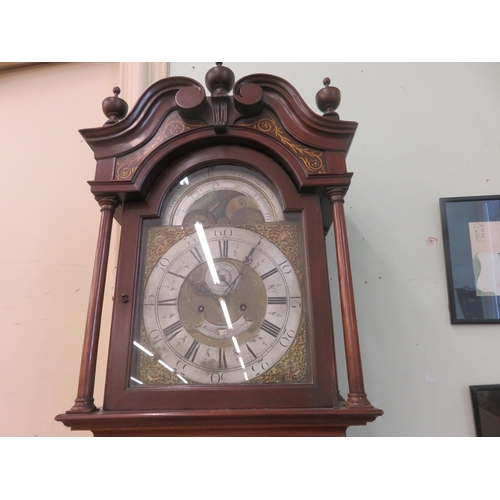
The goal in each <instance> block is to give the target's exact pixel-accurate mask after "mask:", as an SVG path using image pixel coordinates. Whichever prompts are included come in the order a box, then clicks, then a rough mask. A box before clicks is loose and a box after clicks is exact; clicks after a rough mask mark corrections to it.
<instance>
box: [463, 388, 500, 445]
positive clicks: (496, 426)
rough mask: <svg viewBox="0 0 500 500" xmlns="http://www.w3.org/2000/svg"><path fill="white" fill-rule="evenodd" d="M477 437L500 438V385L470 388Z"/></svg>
mask: <svg viewBox="0 0 500 500" xmlns="http://www.w3.org/2000/svg"><path fill="white" fill-rule="evenodd" d="M469 389H470V395H471V400H472V412H473V414H474V423H475V426H476V436H477V437H500V384H492V385H471V386H469Z"/></svg>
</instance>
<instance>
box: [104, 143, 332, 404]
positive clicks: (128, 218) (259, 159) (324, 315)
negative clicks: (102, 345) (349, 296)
mask: <svg viewBox="0 0 500 500" xmlns="http://www.w3.org/2000/svg"><path fill="white" fill-rule="evenodd" d="M197 158H198V160H197ZM197 161H199V163H198V162H197ZM217 162H218V163H221V162H223V163H228V164H232V165H240V166H245V167H246V168H251V169H253V170H255V171H260V173H261V175H264V176H266V177H267V178H268V179H270V180H271V182H272V183H273V184H274V185H275V186H276V187H277V190H278V191H279V192H280V195H281V197H282V199H283V201H284V202H285V206H284V207H283V208H284V210H285V211H289V212H297V213H298V212H302V211H303V210H304V209H306V207H307V209H306V210H304V212H303V214H304V220H303V221H302V224H301V225H300V227H301V228H302V236H303V242H304V243H305V244H304V248H303V251H304V252H305V255H304V289H311V286H312V285H311V284H312V283H314V285H313V286H312V289H313V290H314V293H315V294H316V297H315V298H312V297H311V294H307V297H308V304H307V306H308V307H307V308H306V309H307V311H308V314H307V315H306V322H307V324H308V326H309V328H308V330H309V332H310V333H309V335H310V336H311V338H310V339H309V340H308V342H309V344H310V349H311V355H312V359H310V360H309V362H310V363H311V366H312V368H313V382H312V383H308V384H300V383H294V384H272V385H264V384H248V385H247V384H245V385H238V386H234V385H223V386H222V385H221V386H174V387H147V388H145V387H137V388H135V387H127V386H128V383H127V382H128V374H129V373H130V359H131V349H132V330H131V328H130V325H133V324H134V319H133V314H134V307H133V304H134V303H135V301H136V294H137V289H138V286H139V283H138V282H137V278H138V273H137V268H138V265H139V259H138V256H139V253H140V248H139V244H137V245H135V246H134V247H133V246H131V245H130V244H129V242H130V241H136V242H139V241H140V240H141V236H140V234H141V229H142V227H141V226H142V225H141V223H140V221H141V220H142V218H143V217H146V218H151V217H154V216H155V215H158V214H159V212H160V205H161V203H162V201H163V199H164V194H165V192H166V191H167V189H168V187H169V186H170V187H171V186H175V185H176V184H177V182H178V181H179V180H180V179H182V178H184V177H185V176H186V175H189V174H190V173H191V172H194V171H196V170H197V169H199V168H204V167H206V166H210V165H211V164H215V163H217ZM251 162H253V163H251ZM186 165H187V166H188V167H189V170H188V169H186ZM169 167H170V168H169ZM161 170H162V171H163V172H164V175H163V176H161V177H160V178H159V179H158V180H157V182H156V183H155V185H154V186H153V187H152V191H151V193H152V194H151V196H149V197H148V198H147V200H146V201H145V202H136V203H135V204H134V203H133V204H132V205H136V208H134V207H132V206H131V208H129V209H127V208H125V210H124V214H123V227H122V242H121V245H120V252H119V254H120V259H119V262H118V275H117V284H116V290H125V292H126V293H127V295H128V296H129V302H127V303H120V302H115V307H114V314H113V322H112V327H111V331H112V333H111V341H110V349H109V360H110V361H109V363H108V372H107V382H106V391H105V404H104V408H105V409H106V410H124V409H126V410H138V409H148V410H166V409H170V410H172V409H183V408H192V409H195V408H212V409H215V408H221V407H224V406H227V407H229V408H259V407H261V408H269V407H276V408H282V407H298V408H300V407H332V406H334V405H335V404H336V403H337V400H336V397H337V392H338V391H337V385H336V379H335V376H336V373H335V369H334V367H335V359H334V350H333V339H332V329H333V326H332V321H331V309H330V301H329V288H328V287H329V285H328V277H327V274H325V272H324V266H322V265H321V264H320V263H325V262H326V253H325V251H324V244H323V227H322V221H321V218H318V217H314V214H317V213H318V211H320V202H319V197H318V196H317V194H315V193H306V194H299V193H297V192H296V188H295V187H294V184H293V183H292V181H291V179H290V178H289V177H288V174H287V173H286V172H284V170H283V169H282V168H281V167H280V166H279V165H278V164H277V163H276V162H275V161H274V160H272V159H271V158H269V157H268V156H266V155H264V154H262V153H260V152H257V151H254V150H251V149H248V148H246V147H241V146H231V147H229V148H226V149H225V151H224V152H222V151H221V149H220V148H217V147H209V148H204V149H201V150H199V151H198V152H193V153H191V154H189V155H188V156H187V158H181V159H179V160H177V161H175V162H173V163H172V164H171V165H168V167H166V168H162V169H161ZM172 172H176V173H177V176H176V177H175V178H174V177H173V175H174V174H173V173H172ZM179 172H180V173H179ZM139 212H142V214H143V215H142V216H141V215H139ZM129 224H130V229H128V228H127V227H126V226H127V225H129ZM306 232H307V233H308V235H309V236H307V237H306ZM313 240H314V243H311V241H313ZM132 263H135V264H134V265H131V264H132ZM311 274H312V275H313V277H311ZM132 283H133V284H132ZM319 318H321V319H319ZM127 328H128V331H127ZM311 333H312V335H311Z"/></svg>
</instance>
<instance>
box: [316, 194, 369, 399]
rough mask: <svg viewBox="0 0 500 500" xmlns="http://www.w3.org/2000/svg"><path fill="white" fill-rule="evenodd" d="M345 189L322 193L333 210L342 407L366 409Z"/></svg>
mask: <svg viewBox="0 0 500 500" xmlns="http://www.w3.org/2000/svg"><path fill="white" fill-rule="evenodd" d="M346 192H347V187H346V186H339V187H329V188H327V190H326V194H327V196H328V198H329V199H330V203H331V204H332V208H333V231H334V234H335V248H336V253H337V268H338V275H339V291H340V308H341V313H342V325H343V329H344V343H345V354H346V364H347V379H348V383H349V394H348V396H347V401H346V406H349V407H352V406H370V407H371V404H370V402H369V401H368V399H367V397H366V393H365V389H364V384H363V369H362V366H361V353H360V349H359V338H358V326H357V323H356V309H355V306H354V290H353V286H352V274H351V262H350V258H349V245H348V242H347V228H346V223H345V215H344V196H345V194H346Z"/></svg>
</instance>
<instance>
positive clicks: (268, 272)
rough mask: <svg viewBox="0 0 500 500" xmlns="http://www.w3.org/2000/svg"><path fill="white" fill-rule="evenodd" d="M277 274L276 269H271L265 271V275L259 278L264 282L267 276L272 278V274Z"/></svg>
mask: <svg viewBox="0 0 500 500" xmlns="http://www.w3.org/2000/svg"><path fill="white" fill-rule="evenodd" d="M277 272H278V269H277V268H276V267H275V268H274V269H271V270H270V271H267V273H264V274H263V275H262V276H261V278H262V279H263V280H265V279H266V278H269V276H272V275H273V274H276V273H277Z"/></svg>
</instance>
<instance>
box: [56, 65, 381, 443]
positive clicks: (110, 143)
mask: <svg viewBox="0 0 500 500" xmlns="http://www.w3.org/2000/svg"><path fill="white" fill-rule="evenodd" d="M221 68H222V69H221ZM211 72H212V73H211ZM211 72H209V73H208V74H207V86H208V88H209V89H210V90H211V92H212V96H211V97H207V96H206V95H205V91H204V89H203V87H202V86H201V85H200V84H199V83H198V82H195V81H194V80H191V79H188V78H179V77H174V78H166V79H164V80H160V81H159V82H157V83H155V84H153V85H152V86H151V87H150V88H149V89H148V90H147V91H146V92H145V93H144V95H143V96H142V97H141V99H140V100H139V101H138V103H137V104H136V106H135V108H134V109H133V110H132V112H131V113H130V114H129V115H128V116H127V117H125V118H123V117H122V115H123V114H124V113H123V111H122V110H119V108H120V106H121V107H122V108H123V101H121V100H120V99H119V97H118V93H116V92H115V96H114V98H108V101H106V100H105V102H104V103H103V109H105V111H106V112H107V116H108V117H109V120H108V122H107V123H106V124H105V126H103V127H100V128H97V129H86V130H82V131H80V132H81V134H82V135H83V137H84V138H85V140H86V142H87V143H88V144H89V146H90V147H91V148H92V149H93V150H94V153H95V157H96V160H97V168H96V175H95V179H94V180H93V181H91V182H90V183H89V184H90V185H91V191H92V193H93V194H94V196H95V197H96V199H97V201H98V202H99V204H100V206H101V212H102V216H101V228H100V233H99V238H98V248H97V253H96V265H95V270H94V276H93V283H92V290H91V297H90V305H89V315H88V320H87V326H86V330H85V341H84V349H83V353H82V365H81V374H80V381H79V388H78V395H77V399H76V400H75V405H74V406H73V407H72V408H71V409H70V410H68V411H67V412H66V414H62V415H59V416H57V417H56V419H57V420H60V421H62V422H63V423H64V424H65V425H67V426H70V427H72V428H73V429H90V430H92V431H93V432H94V434H95V435H107V434H109V435H117V434H120V435H135V434H137V433H139V434H141V433H142V434H147V435H153V434H155V435H180V434H182V435H219V434H220V435H343V434H345V429H346V428H347V427H348V426H349V425H364V424H366V423H367V422H369V421H372V420H374V419H375V418H376V417H377V416H379V415H381V414H382V412H381V410H378V409H376V408H374V407H373V406H372V405H371V404H370V403H369V401H368V399H367V397H366V393H365V392H364V385H363V376H362V367H361V357H360V350H359V341H358V334H357V327H356V321H355V308H354V296H353V290H352V278H351V270H350V262H349V253H348V245H347V232H346V229H345V218H344V214H343V198H344V195H345V193H346V192H347V189H348V187H349V184H350V181H351V177H352V174H351V173H349V172H347V170H346V163H345V158H346V155H347V152H348V149H349V146H350V143H351V141H352V139H353V137H354V133H355V130H356V127H357V124H356V123H354V122H345V121H341V120H339V118H338V115H337V113H336V112H335V108H336V106H337V105H338V102H337V101H338V96H337V93H338V89H335V88H334V87H329V86H328V85H327V86H326V87H325V89H322V90H321V91H320V92H318V95H317V102H318V105H319V106H320V107H321V109H322V110H324V111H325V114H324V115H323V116H319V115H316V114H315V113H313V112H312V111H311V110H310V109H309V108H308V107H307V106H306V104H305V103H304V102H303V100H302V98H301V97H300V96H299V95H298V93H297V91H296V90H295V89H294V88H293V87H292V86H291V85H290V84H289V83H288V82H286V81H284V80H282V79H281V78H278V77H276V76H272V75H250V76H247V77H245V78H242V79H241V80H239V81H238V82H237V83H236V85H235V86H234V90H233V95H230V94H229V92H230V90H231V87H232V82H231V81H230V78H229V77H228V75H229V73H228V72H230V70H228V68H225V67H224V66H220V65H219V66H217V67H216V68H213V70H211ZM229 76H230V75H229ZM233 81H234V80H233ZM325 91H326V94H325ZM325 95H326V97H325ZM109 99H111V100H113V102H112V103H111V104H110V102H111V101H109ZM120 101H121V102H120ZM106 103H107V104H106ZM105 104H106V106H105ZM220 163H224V164H228V165H239V166H244V167H246V168H250V169H253V170H255V171H257V172H260V173H261V174H262V175H264V176H265V177H267V178H268V179H269V180H270V182H271V183H272V184H273V185H274V186H275V187H276V189H277V191H278V193H279V194H280V196H281V198H282V201H283V208H284V210H285V212H290V213H296V214H300V215H299V217H300V219H301V224H300V227H301V232H302V236H303V265H304V288H305V290H306V291H307V293H306V296H307V323H308V332H309V339H308V341H309V346H310V366H311V371H312V379H313V381H312V383H307V384H272V385H262V384H248V385H244V386H214V387H212V386H210V387H209V386H181V387H177V386H175V387H146V388H136V387H129V383H128V379H129V373H130V360H131V349H132V340H133V339H132V330H133V328H132V327H133V324H134V317H133V313H134V304H135V301H136V294H137V289H138V283H137V275H138V273H137V270H138V266H139V261H138V258H139V250H140V241H141V221H142V220H145V219H147V218H154V217H158V215H159V213H160V210H161V204H162V200H163V199H164V197H165V195H166V194H167V193H168V192H169V190H170V189H171V188H172V186H174V185H176V184H177V183H178V182H179V181H180V180H181V179H183V178H184V177H186V175H188V174H189V173H191V172H194V171H196V170H198V169H200V168H204V167H206V166H210V165H215V164H220ZM112 216H114V217H115V218H116V219H117V220H118V221H119V222H120V223H121V224H122V233H121V243H120V250H119V261H118V273H117V282H116V288H115V298H114V308H113V309H114V310H113V320H112V327H111V341H110V350H109V354H108V369H107V378H106V387H105V401H104V407H103V408H102V409H97V408H96V407H95V405H94V400H93V384H94V378H95V358H96V354H97V345H98V337H99V329H100V319H101V314H102V300H103V293H104V280H105V274H106V266H107V259H108V251H109V244H110V241H109V240H110V233H111V217H112ZM332 221H333V223H334V231H335V238H336V246H337V263H338V271H339V292H340V300H341V309H342V320H343V327H344V341H345V346H346V361H347V370H348V380H349V394H348V397H347V400H344V398H342V396H340V394H339V391H338V382H337V373H336V361H335V350H334V335H333V324H332V314H331V305H330V293H329V278H328V270H327V260H326V247H325V240H324V237H325V234H326V232H327V231H328V230H329V228H330V226H331V223H332ZM183 419H184V420H183ZM185 419H188V420H187V421H188V422H191V423H190V424H189V425H187V424H186V420H185ZM252 419H253V420H252ZM252 421H253V424H252ZM182 422H183V423H182ZM188 428H189V429H188ZM141 429H142V430H141ZM208 429H210V430H208Z"/></svg>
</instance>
